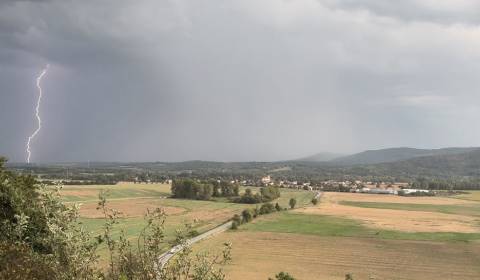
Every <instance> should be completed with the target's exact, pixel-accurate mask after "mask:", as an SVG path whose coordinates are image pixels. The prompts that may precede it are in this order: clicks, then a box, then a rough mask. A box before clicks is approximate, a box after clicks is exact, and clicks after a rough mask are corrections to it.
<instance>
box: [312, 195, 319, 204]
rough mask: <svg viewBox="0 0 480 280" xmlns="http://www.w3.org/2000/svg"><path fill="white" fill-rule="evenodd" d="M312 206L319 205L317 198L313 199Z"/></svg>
mask: <svg viewBox="0 0 480 280" xmlns="http://www.w3.org/2000/svg"><path fill="white" fill-rule="evenodd" d="M312 204H313V205H317V204H318V199H317V198H316V197H314V198H312Z"/></svg>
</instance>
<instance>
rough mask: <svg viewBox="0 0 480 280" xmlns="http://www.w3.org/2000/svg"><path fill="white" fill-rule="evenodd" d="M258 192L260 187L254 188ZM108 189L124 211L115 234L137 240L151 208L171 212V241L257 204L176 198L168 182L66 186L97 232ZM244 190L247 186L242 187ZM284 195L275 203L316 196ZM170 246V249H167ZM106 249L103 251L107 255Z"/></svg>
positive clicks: (111, 203) (64, 193)
mask: <svg viewBox="0 0 480 280" xmlns="http://www.w3.org/2000/svg"><path fill="white" fill-rule="evenodd" d="M252 189H253V190H254V191H256V188H252ZM101 190H106V191H107V192H108V195H107V207H109V208H112V209H115V210H118V211H120V212H121V215H120V218H119V222H120V224H118V225H116V226H115V227H114V230H113V232H112V234H113V236H114V237H118V236H119V234H120V231H121V230H124V231H125V232H126V234H127V237H128V238H130V239H135V238H136V237H137V236H138V235H139V233H140V231H141V230H142V228H143V226H144V224H145V222H144V214H145V213H146V211H147V209H150V210H153V209H155V208H157V207H158V208H161V209H163V210H164V211H165V214H166V215H167V217H166V220H165V224H164V225H165V236H166V240H167V241H170V240H172V239H173V238H174V236H175V231H176V230H178V229H182V228H184V226H185V224H191V225H193V229H194V230H196V231H197V232H199V233H202V232H205V231H207V230H210V229H212V228H214V227H216V226H218V225H220V224H222V223H224V222H226V221H227V220H229V219H230V218H231V217H232V216H233V215H234V214H237V213H238V214H239V213H240V212H241V211H242V210H243V209H245V208H253V207H255V205H246V204H236V203H230V202H226V201H224V202H222V201H201V200H185V199H172V198H168V197H169V196H170V194H171V193H170V185H167V184H133V183H131V184H128V183H124V184H118V185H92V186H65V187H63V188H62V189H61V191H60V194H61V197H62V200H64V201H65V202H67V203H78V204H79V205H80V219H81V222H82V223H83V224H84V226H85V227H86V228H87V229H88V230H89V231H90V232H92V233H93V234H94V235H97V234H100V233H102V226H103V225H104V222H105V221H104V219H103V214H102V212H101V211H99V210H97V209H96V208H97V205H98V194H99V193H100V191H101ZM242 191H244V188H242ZM281 192H282V196H281V197H280V198H279V199H277V200H276V201H275V202H278V203H279V204H280V205H282V207H287V206H288V200H289V199H290V198H292V197H295V198H296V199H297V203H298V205H299V206H301V205H306V204H308V203H309V202H310V200H311V199H312V197H313V195H314V194H313V193H312V192H307V191H297V190H289V189H282V190H281ZM165 249H167V248H165ZM104 253H105V252H104V250H103V249H102V250H100V254H101V255H103V254H104Z"/></svg>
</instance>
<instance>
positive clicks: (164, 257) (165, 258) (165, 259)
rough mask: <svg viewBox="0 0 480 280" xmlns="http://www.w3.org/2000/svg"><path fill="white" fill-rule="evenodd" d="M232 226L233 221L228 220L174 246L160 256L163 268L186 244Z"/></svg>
mask: <svg viewBox="0 0 480 280" xmlns="http://www.w3.org/2000/svg"><path fill="white" fill-rule="evenodd" d="M231 227H232V221H228V222H226V223H224V224H222V225H219V226H218V227H216V228H214V229H211V230H209V231H207V232H205V233H202V234H200V235H198V236H195V237H193V238H191V239H189V240H187V242H186V244H185V245H177V246H175V247H173V248H172V249H170V250H169V251H168V252H166V253H164V254H163V255H161V256H160V258H159V262H160V267H161V268H163V266H165V264H167V263H168V261H169V260H170V259H171V258H172V257H173V256H175V254H176V253H178V252H180V251H181V250H183V249H184V247H185V246H191V245H192V244H195V243H197V242H199V241H201V240H203V239H205V238H207V237H210V236H212V235H215V234H218V233H222V232H224V231H227V230H228V229H230V228H231Z"/></svg>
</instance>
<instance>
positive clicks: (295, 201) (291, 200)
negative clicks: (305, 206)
mask: <svg viewBox="0 0 480 280" xmlns="http://www.w3.org/2000/svg"><path fill="white" fill-rule="evenodd" d="M296 204H297V200H296V199H295V198H290V201H289V202H288V205H290V209H293V208H295V205H296Z"/></svg>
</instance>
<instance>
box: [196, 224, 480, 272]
mask: <svg viewBox="0 0 480 280" xmlns="http://www.w3.org/2000/svg"><path fill="white" fill-rule="evenodd" d="M223 242H232V245H233V250H232V257H233V262H232V263H231V264H230V265H228V266H227V267H226V274H227V277H228V279H231V280H237V279H238V280H240V279H268V277H272V276H274V275H275V274H276V273H278V272H280V271H287V272H289V273H291V274H292V275H293V276H294V277H295V278H296V279H300V280H308V279H312V280H313V279H338V280H340V279H341V280H343V279H345V274H346V273H352V274H353V276H354V279H376V280H379V279H402V280H403V279H422V280H430V279H431V280H434V279H435V280H436V279H460V280H461V279H479V278H480V244H479V243H450V242H425V241H423V242H422V241H404V240H381V239H372V238H350V237H325V236H309V235H298V234H286V233H268V232H250V231H249V232H242V231H240V232H227V233H223V234H221V235H219V236H217V237H215V238H212V239H209V240H206V241H204V242H202V243H200V244H199V245H197V246H196V247H195V249H196V250H200V251H201V250H209V251H212V250H214V248H216V249H218V248H220V247H221V244H222V243H223Z"/></svg>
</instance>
